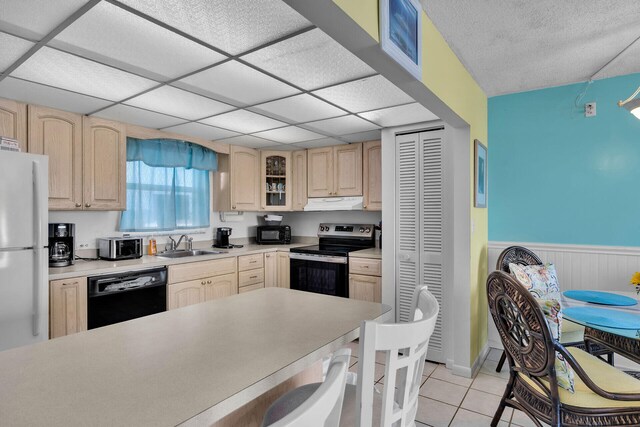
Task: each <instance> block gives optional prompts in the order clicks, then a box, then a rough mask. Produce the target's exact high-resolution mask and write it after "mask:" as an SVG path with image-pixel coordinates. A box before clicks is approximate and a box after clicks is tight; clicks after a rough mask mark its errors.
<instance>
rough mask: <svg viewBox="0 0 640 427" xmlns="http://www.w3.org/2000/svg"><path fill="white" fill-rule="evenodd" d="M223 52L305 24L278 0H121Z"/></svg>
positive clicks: (253, 44) (244, 48) (241, 49)
mask: <svg viewBox="0 0 640 427" xmlns="http://www.w3.org/2000/svg"><path fill="white" fill-rule="evenodd" d="M122 2H123V3H125V4H127V5H129V6H131V7H133V8H135V9H137V10H139V11H141V12H143V13H145V14H147V15H149V16H152V17H154V18H156V19H158V20H159V21H162V22H164V23H166V24H169V25H171V26H172V27H175V28H177V29H179V30H181V31H183V32H185V33H187V34H189V35H191V36H194V37H196V38H198V39H200V40H202V41H204V42H206V43H209V44H211V45H213V46H216V47H218V48H220V49H222V50H224V51H225V52H229V53H232V54H238V53H241V52H245V51H247V50H249V49H251V48H254V47H257V46H260V45H262V44H264V43H267V42H269V41H272V40H275V39H277V38H279V37H282V36H284V35H286V34H289V33H292V32H294V31H297V30H299V29H301V28H304V27H307V26H309V25H310V24H309V22H308V21H307V20H306V19H304V18H303V17H302V16H301V15H300V14H298V13H297V12H295V11H294V10H293V9H291V8H290V7H289V6H287V5H286V4H285V3H284V2H282V1H280V0H251V1H229V0H160V1H158V0H122Z"/></svg>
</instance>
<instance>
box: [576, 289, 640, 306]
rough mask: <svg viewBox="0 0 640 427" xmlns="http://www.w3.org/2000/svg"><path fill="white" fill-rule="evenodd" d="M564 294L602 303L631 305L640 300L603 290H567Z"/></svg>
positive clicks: (577, 298)
mask: <svg viewBox="0 0 640 427" xmlns="http://www.w3.org/2000/svg"><path fill="white" fill-rule="evenodd" d="M564 296H566V297H567V298H571V299H575V300H578V301H584V302H590V303H593V304H601V305H614V306H631V305H636V304H637V303H638V300H637V299H635V298H630V297H627V296H624V295H618V294H614V293H611V292H601V291H584V290H572V291H565V292H564Z"/></svg>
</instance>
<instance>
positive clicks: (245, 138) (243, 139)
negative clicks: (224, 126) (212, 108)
mask: <svg viewBox="0 0 640 427" xmlns="http://www.w3.org/2000/svg"><path fill="white" fill-rule="evenodd" d="M221 142H224V143H225V144H231V145H242V146H243V147H249V148H267V147H271V146H273V141H268V140H266V139H262V138H258V137H255V136H252V135H240V136H234V137H232V138H227V139H223V140H222V141H221ZM283 147H286V145H283Z"/></svg>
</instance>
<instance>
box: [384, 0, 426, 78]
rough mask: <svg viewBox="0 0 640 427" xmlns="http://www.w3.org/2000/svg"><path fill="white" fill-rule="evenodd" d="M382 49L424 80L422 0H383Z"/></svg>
mask: <svg viewBox="0 0 640 427" xmlns="http://www.w3.org/2000/svg"><path fill="white" fill-rule="evenodd" d="M380 35H381V39H380V44H381V46H382V50H383V51H384V52H385V53H386V54H387V55H389V56H390V57H392V58H393V59H394V60H395V61H396V62H397V63H399V64H400V65H402V66H403V67H404V68H405V69H406V70H407V71H409V72H410V73H411V74H412V75H413V76H414V77H415V78H416V79H418V80H422V8H421V7H420V3H419V2H418V0H380Z"/></svg>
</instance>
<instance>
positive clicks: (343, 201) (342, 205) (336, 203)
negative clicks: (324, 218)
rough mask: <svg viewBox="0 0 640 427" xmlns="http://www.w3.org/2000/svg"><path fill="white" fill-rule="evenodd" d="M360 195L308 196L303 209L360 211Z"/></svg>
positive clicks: (361, 199)
mask: <svg viewBox="0 0 640 427" xmlns="http://www.w3.org/2000/svg"><path fill="white" fill-rule="evenodd" d="M362 202H363V197H362V196H356V197H317V198H310V199H309V200H308V202H307V206H305V207H304V210H305V211H310V212H314V211H361V210H362Z"/></svg>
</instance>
